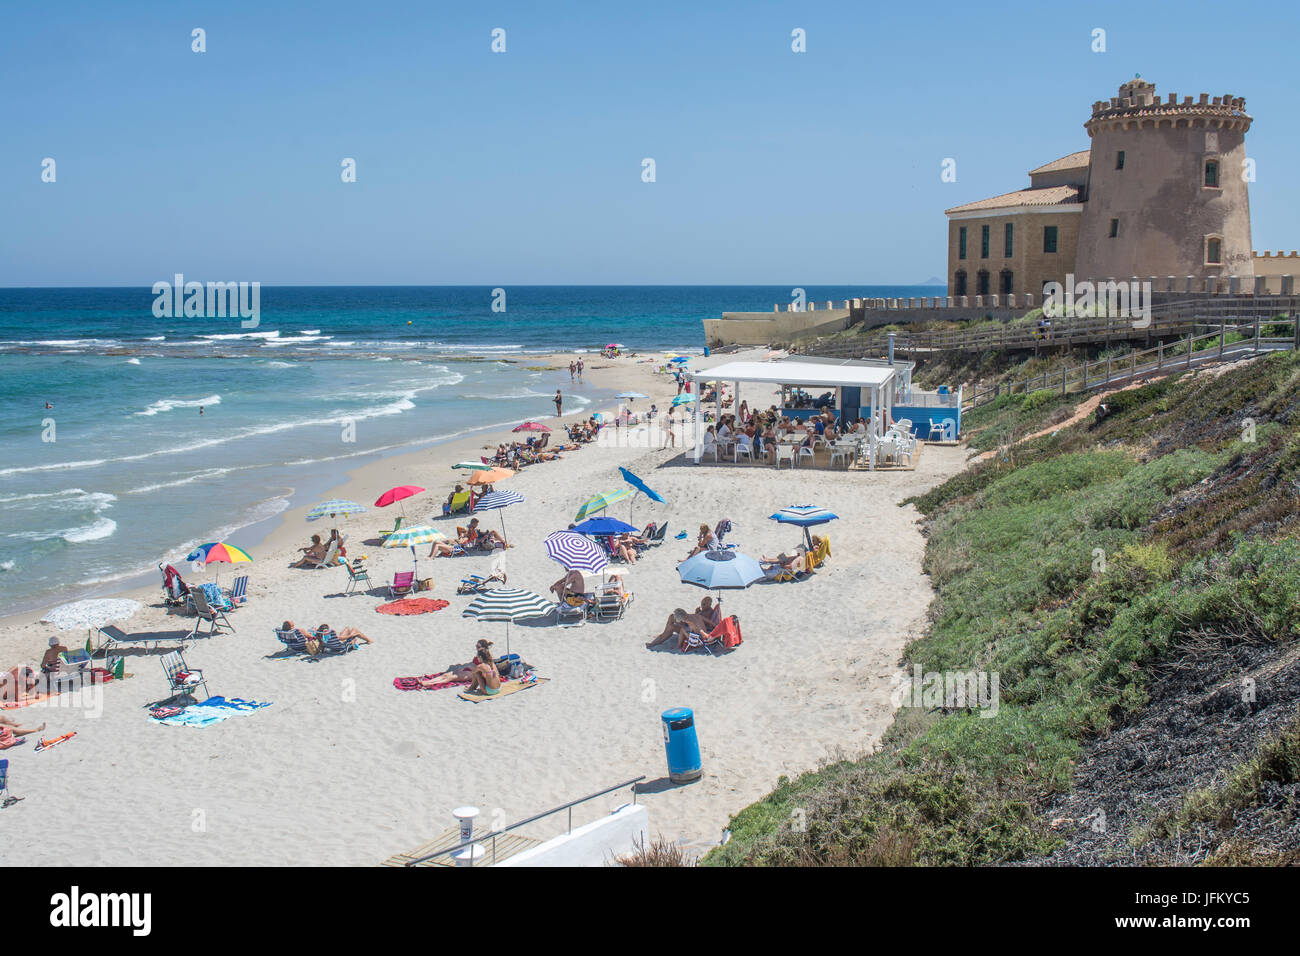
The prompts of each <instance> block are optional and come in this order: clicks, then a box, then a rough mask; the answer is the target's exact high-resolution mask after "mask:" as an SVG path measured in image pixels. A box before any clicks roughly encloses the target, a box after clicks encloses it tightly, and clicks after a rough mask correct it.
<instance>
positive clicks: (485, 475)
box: [469, 468, 515, 485]
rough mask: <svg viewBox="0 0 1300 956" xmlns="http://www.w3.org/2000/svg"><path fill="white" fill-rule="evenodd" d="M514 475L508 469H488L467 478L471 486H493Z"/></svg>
mask: <svg viewBox="0 0 1300 956" xmlns="http://www.w3.org/2000/svg"><path fill="white" fill-rule="evenodd" d="M514 476H515V473H514V472H513V471H511V470H510V469H509V468H489V469H488V470H487V471H476V472H474V474H472V475H470V476H469V483H470V484H471V485H495V484H496V483H497V482H498V481H505V480H506V479H507V478H513V477H514Z"/></svg>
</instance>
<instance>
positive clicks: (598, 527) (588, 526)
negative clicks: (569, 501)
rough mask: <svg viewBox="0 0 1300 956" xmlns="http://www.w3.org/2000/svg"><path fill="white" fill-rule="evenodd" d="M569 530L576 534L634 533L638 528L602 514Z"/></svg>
mask: <svg viewBox="0 0 1300 956" xmlns="http://www.w3.org/2000/svg"><path fill="white" fill-rule="evenodd" d="M569 530H570V531H572V532H574V533H575V534H624V533H632V532H634V531H636V528H634V527H633V526H632V525H630V524H628V523H627V522H626V521H619V520H618V519H617V518H610V517H608V516H606V515H601V516H600V517H598V518H588V519H587V520H586V521H583V522H582V523H581V524H575V525H574V526H573V527H572V528H570V529H569Z"/></svg>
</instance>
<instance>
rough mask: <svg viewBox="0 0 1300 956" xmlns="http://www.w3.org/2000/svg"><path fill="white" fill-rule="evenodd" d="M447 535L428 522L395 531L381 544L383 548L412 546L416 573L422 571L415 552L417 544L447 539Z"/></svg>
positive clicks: (418, 557) (412, 557) (412, 558)
mask: <svg viewBox="0 0 1300 956" xmlns="http://www.w3.org/2000/svg"><path fill="white" fill-rule="evenodd" d="M446 540H447V536H446V535H445V534H443V533H442V532H441V531H439V530H438V529H437V528H432V527H430V526H429V525H427V524H423V525H416V526H415V527H414V528H404V529H402V530H401V531H394V532H393V533H392V534H390V535H389V536H388V537H386V538H384V543H383V544H382V545H380V547H383V548H410V549H411V560H412V561H414V562H415V573H416V575H417V576H418V575H419V573H420V556H419V555H418V554H416V552H415V546H416V545H418V544H433V542H435V541H446Z"/></svg>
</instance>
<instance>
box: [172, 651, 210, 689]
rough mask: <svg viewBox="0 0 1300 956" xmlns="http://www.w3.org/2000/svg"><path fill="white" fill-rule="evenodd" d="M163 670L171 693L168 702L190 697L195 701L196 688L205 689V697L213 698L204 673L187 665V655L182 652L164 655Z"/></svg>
mask: <svg viewBox="0 0 1300 956" xmlns="http://www.w3.org/2000/svg"><path fill="white" fill-rule="evenodd" d="M162 669H163V673H164V674H166V675H167V686H168V689H169V690H170V691H171V697H169V698H168V700H175V699H176V698H177V697H188V698H190V699H191V700H193V699H194V689H195V688H196V687H202V688H203V696H205V697H210V696H211V694H209V693H208V682H207V681H206V680H204V679H203V671H201V670H195V669H194V668H192V667H190V666H189V665H188V664H186V663H185V655H184V654H182V653H181V652H180V651H172V652H171V653H169V654H164V655H163V656H162Z"/></svg>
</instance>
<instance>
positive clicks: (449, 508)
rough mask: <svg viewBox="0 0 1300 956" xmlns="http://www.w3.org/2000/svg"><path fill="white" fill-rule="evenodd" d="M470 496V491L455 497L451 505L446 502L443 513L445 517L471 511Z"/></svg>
mask: <svg viewBox="0 0 1300 956" xmlns="http://www.w3.org/2000/svg"><path fill="white" fill-rule="evenodd" d="M469 496H470V492H468V491H462V492H461V493H460V494H458V495H453V496H452V499H451V504H450V505H448V504H447V502H445V501H444V502H443V503H442V513H443V514H444V515H454V514H460V513H461V512H462V511H469V507H470V502H469Z"/></svg>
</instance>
